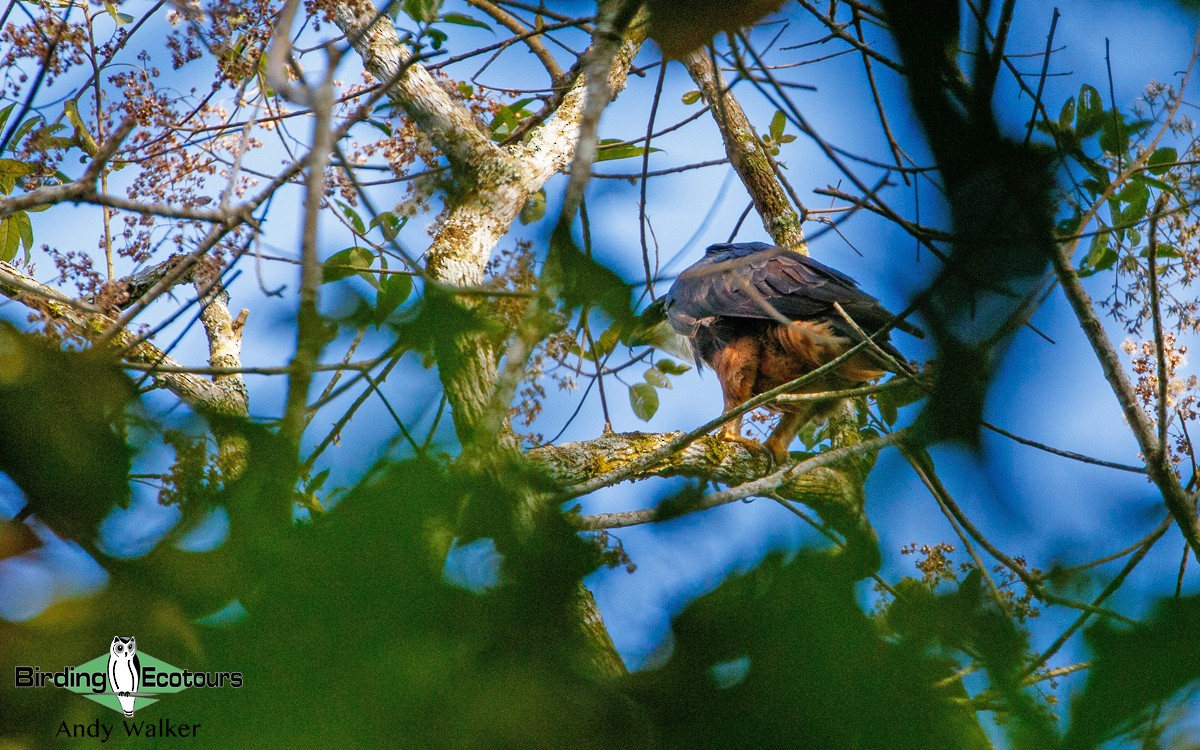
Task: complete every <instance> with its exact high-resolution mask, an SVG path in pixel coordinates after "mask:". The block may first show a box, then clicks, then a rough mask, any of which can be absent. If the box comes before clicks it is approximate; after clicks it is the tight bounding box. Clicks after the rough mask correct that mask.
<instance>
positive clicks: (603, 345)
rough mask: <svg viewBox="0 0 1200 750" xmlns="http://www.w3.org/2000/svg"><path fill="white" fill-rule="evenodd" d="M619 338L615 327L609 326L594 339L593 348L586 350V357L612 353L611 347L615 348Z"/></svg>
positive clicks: (597, 357) (603, 355) (597, 356)
mask: <svg viewBox="0 0 1200 750" xmlns="http://www.w3.org/2000/svg"><path fill="white" fill-rule="evenodd" d="M620 340H621V338H620V336H619V335H618V334H617V329H615V328H609V329H608V330H606V331H605V332H604V333H602V334H600V338H599V339H597V340H596V346H595V348H594V349H589V350H588V357H589V358H591V359H600V358H602V357H607V356H608V355H609V354H611V353H612V350H613V349H616V348H617V343H618V342H620Z"/></svg>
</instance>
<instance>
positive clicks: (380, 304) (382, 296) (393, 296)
mask: <svg viewBox="0 0 1200 750" xmlns="http://www.w3.org/2000/svg"><path fill="white" fill-rule="evenodd" d="M412 288H413V285H412V279H411V278H410V277H409V276H408V275H406V274H402V273H392V274H381V275H380V277H379V291H378V292H376V294H375V320H376V322H377V323H382V322H383V321H385V320H387V318H388V316H389V315H391V314H392V313H394V312H395V311H396V308H398V307H399V306H400V305H401V303H403V302H404V300H406V299H408V297H409V295H410V294H412Z"/></svg>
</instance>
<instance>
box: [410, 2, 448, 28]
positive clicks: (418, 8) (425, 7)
mask: <svg viewBox="0 0 1200 750" xmlns="http://www.w3.org/2000/svg"><path fill="white" fill-rule="evenodd" d="M402 7H403V8H404V12H405V13H406V14H407V15H408V17H409V18H411V19H412V20H414V21H416V22H417V23H433V22H434V21H435V20H437V16H438V11H439V10H441V9H442V0H404V4H403V6H402Z"/></svg>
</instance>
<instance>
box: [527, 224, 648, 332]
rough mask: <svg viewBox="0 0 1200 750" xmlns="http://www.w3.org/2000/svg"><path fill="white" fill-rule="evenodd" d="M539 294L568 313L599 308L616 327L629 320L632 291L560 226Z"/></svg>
mask: <svg viewBox="0 0 1200 750" xmlns="http://www.w3.org/2000/svg"><path fill="white" fill-rule="evenodd" d="M542 287H543V289H542V291H543V293H545V294H547V295H549V296H550V297H552V298H555V299H558V300H559V301H560V302H561V303H562V305H563V306H564V307H565V308H566V309H568V310H572V309H576V308H581V307H599V308H600V309H602V310H603V311H604V312H605V313H607V314H608V316H609V317H610V318H612V319H613V321H615V322H616V323H618V324H624V323H625V321H627V320H629V319H630V318H631V317H632V310H631V308H630V301H631V297H632V290H631V288H630V286H629V285H628V284H626V283H625V282H624V281H622V280H621V278H620V277H619V276H617V275H616V274H615V273H613V272H612V271H611V270H609V269H608V268H605V267H604V266H603V265H601V264H599V263H597V262H596V261H595V260H594V259H593V258H590V257H588V256H587V255H585V254H584V253H583V252H582V251H581V250H580V249H579V248H578V247H577V246H576V245H575V240H574V239H573V238H572V237H571V230H570V226H569V225H568V224H567V223H566V222H561V221H560V223H559V225H558V226H557V227H556V228H555V230H554V233H553V234H552V235H551V238H550V251H549V252H548V253H547V255H546V264H545V266H544V267H543V270H542Z"/></svg>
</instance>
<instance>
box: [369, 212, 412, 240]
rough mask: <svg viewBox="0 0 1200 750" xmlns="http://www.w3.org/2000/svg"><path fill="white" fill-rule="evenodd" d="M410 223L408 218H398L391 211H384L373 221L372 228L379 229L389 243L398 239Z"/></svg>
mask: <svg viewBox="0 0 1200 750" xmlns="http://www.w3.org/2000/svg"><path fill="white" fill-rule="evenodd" d="M407 223H408V217H407V216H406V217H404V218H403V219H401V218H397V217H396V214H394V213H392V212H391V211H384V212H382V213H380V214H378V215H376V217H375V218H374V219H371V227H379V231H380V232H382V233H383V238H384V239H385V240H387V241H388V242H391V241H392V240H394V239H396V235H398V234H400V230H401V229H402V228H403V227H404V225H405V224H407Z"/></svg>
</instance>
